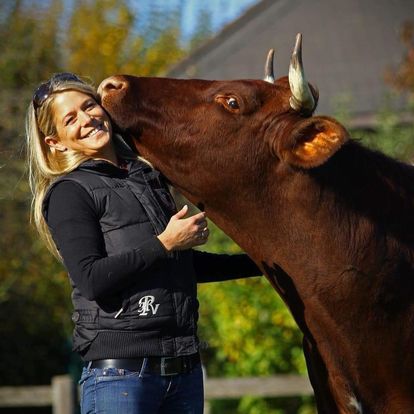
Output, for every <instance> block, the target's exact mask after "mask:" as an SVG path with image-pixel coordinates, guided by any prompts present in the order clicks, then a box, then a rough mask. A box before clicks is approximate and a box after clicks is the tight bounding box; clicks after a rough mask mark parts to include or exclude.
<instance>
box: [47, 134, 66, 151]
mask: <svg viewBox="0 0 414 414" xmlns="http://www.w3.org/2000/svg"><path fill="white" fill-rule="evenodd" d="M45 143H46V144H47V145H49V147H50V148H51V149H55V150H57V151H60V152H65V151H66V150H67V148H66V147H65V146H64V145H63V144H62V143H61V142H60V141H58V140H57V139H56V137H55V136H53V135H48V136H47V137H45Z"/></svg>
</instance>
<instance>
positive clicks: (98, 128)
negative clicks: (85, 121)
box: [84, 126, 102, 138]
mask: <svg viewBox="0 0 414 414" xmlns="http://www.w3.org/2000/svg"><path fill="white" fill-rule="evenodd" d="M101 130H102V127H101V126H99V127H97V128H94V129H93V130H92V131H91V132H89V133H88V134H86V135H85V137H84V138H89V137H91V136H92V135H95V134H96V133H97V132H99V131H101Z"/></svg>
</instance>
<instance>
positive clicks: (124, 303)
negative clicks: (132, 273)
mask: <svg viewBox="0 0 414 414" xmlns="http://www.w3.org/2000/svg"><path fill="white" fill-rule="evenodd" d="M128 305H129V298H127V299H124V300H123V302H122V307H121V309H119V311H118V312H117V313H116V315H115V316H114V318H115V319H116V318H118V316H119V315H120V314H121V313H122V312H124V311H125V309H126V308H127V307H128Z"/></svg>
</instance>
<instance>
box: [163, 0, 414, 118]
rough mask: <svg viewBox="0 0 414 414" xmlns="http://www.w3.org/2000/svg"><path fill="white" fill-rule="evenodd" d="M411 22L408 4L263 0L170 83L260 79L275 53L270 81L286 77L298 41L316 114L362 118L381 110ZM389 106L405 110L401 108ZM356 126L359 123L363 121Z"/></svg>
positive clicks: (413, 11) (413, 13)
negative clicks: (315, 93)
mask: <svg viewBox="0 0 414 414" xmlns="http://www.w3.org/2000/svg"><path fill="white" fill-rule="evenodd" d="M410 19H411V20H414V1H412V0H312V1H311V0H262V1H260V2H259V3H257V4H256V5H254V6H253V7H251V8H250V9H249V10H248V11H247V12H246V13H245V14H243V15H242V16H241V17H240V18H239V19H237V20H235V21H234V22H233V23H231V24H229V25H228V26H226V27H225V28H224V29H223V30H222V31H221V32H220V33H219V34H218V35H217V36H216V37H214V38H212V39H211V40H209V41H207V42H206V43H205V44H204V45H202V46H201V47H200V48H199V49H197V50H196V51H194V52H193V53H192V54H190V55H189V56H188V57H187V58H186V59H184V60H183V61H181V62H180V63H179V64H178V65H176V66H175V67H173V68H171V70H170V71H169V73H168V76H170V77H178V78H190V77H191V78H199V79H249V78H250V79H252V78H253V79H258V78H263V68H264V63H265V58H266V55H267V51H268V50H269V49H270V48H274V49H275V78H278V77H281V76H284V75H287V73H288V68H289V60H290V55H291V52H292V49H293V46H294V42H295V36H296V34H297V33H299V32H300V33H302V34H303V62H304V67H305V71H306V76H307V79H308V80H309V81H310V82H311V83H312V84H313V85H316V86H317V87H318V89H319V93H320V99H319V107H318V113H321V114H322V113H323V114H328V115H335V114H337V113H338V111H340V110H341V108H345V110H346V111H347V112H348V113H349V115H351V116H352V117H354V118H360V119H361V120H363V119H364V118H369V117H370V115H372V114H373V113H376V112H378V110H380V109H382V108H384V106H385V104H386V102H387V95H389V93H390V88H389V87H388V86H387V85H386V84H385V82H384V73H385V71H386V70H387V69H388V68H395V67H396V66H397V65H398V63H399V62H400V60H401V59H402V57H403V53H404V46H403V44H402V43H401V41H400V38H399V36H400V30H401V27H402V24H403V23H404V22H405V21H407V20H410ZM393 103H394V106H395V107H396V108H397V109H399V110H404V105H405V100H404V99H403V98H398V99H396V100H395V101H393ZM362 123H363V121H362Z"/></svg>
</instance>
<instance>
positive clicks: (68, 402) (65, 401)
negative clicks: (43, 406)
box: [52, 375, 75, 414]
mask: <svg viewBox="0 0 414 414" xmlns="http://www.w3.org/2000/svg"><path fill="white" fill-rule="evenodd" d="M74 409H75V403H74V386H73V381H72V379H71V377H70V376H69V375H58V376H56V377H53V378H52V412H53V414H73V413H74V412H75V411H74Z"/></svg>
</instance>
